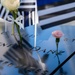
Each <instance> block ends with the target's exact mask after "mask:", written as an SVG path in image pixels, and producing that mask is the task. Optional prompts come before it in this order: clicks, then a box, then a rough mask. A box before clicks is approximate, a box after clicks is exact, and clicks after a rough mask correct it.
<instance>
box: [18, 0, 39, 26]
mask: <svg viewBox="0 0 75 75" xmlns="http://www.w3.org/2000/svg"><path fill="white" fill-rule="evenodd" d="M19 14H22V15H23V16H24V25H25V27H27V26H29V25H35V24H38V13H37V1H36V0H21V2H20V7H19ZM35 18H36V20H35Z"/></svg>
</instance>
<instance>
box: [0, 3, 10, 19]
mask: <svg viewBox="0 0 75 75" xmlns="http://www.w3.org/2000/svg"><path fill="white" fill-rule="evenodd" d="M8 14H9V11H8V10H6V8H5V7H4V6H2V5H1V4H0V18H2V19H4V20H6V18H7V16H8Z"/></svg>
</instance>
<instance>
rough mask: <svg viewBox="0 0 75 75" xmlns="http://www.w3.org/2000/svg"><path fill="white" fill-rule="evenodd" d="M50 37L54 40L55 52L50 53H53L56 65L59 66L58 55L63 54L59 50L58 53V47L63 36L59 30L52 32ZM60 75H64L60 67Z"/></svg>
mask: <svg viewBox="0 0 75 75" xmlns="http://www.w3.org/2000/svg"><path fill="white" fill-rule="evenodd" d="M52 35H53V36H54V37H55V38H56V50H55V51H52V50H51V52H52V53H55V55H56V56H57V59H58V65H60V59H59V55H62V53H64V51H62V50H60V51H58V45H59V42H60V38H61V37H62V36H63V35H64V34H63V33H62V32H61V31H60V30H56V31H53V32H52ZM59 72H60V74H64V71H63V68H62V67H61V68H60V69H59Z"/></svg>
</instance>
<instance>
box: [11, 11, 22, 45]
mask: <svg viewBox="0 0 75 75" xmlns="http://www.w3.org/2000/svg"><path fill="white" fill-rule="evenodd" d="M11 13H12V15H13V17H14V19H16V18H17V11H11ZM14 24H15V25H16V29H17V32H18V34H19V38H20V42H18V40H17V38H16V36H15V34H14V28H15V25H13V28H12V32H13V35H14V37H15V40H16V41H17V43H18V44H19V45H20V46H21V45H22V36H21V33H20V28H19V26H18V25H17V23H15V22H14Z"/></svg>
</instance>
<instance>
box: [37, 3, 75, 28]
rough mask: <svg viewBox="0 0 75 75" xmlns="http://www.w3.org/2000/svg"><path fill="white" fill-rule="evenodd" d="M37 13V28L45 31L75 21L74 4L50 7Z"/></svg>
mask: <svg viewBox="0 0 75 75" xmlns="http://www.w3.org/2000/svg"><path fill="white" fill-rule="evenodd" d="M47 7H48V8H45V9H42V10H39V11H38V16H39V19H40V20H39V26H41V28H42V29H47V28H49V27H52V26H57V25H61V24H65V23H67V22H70V21H73V20H75V2H71V3H67V4H62V5H58V6H52V7H49V6H47Z"/></svg>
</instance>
